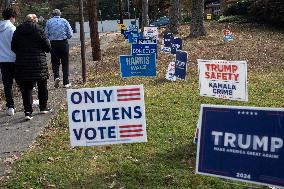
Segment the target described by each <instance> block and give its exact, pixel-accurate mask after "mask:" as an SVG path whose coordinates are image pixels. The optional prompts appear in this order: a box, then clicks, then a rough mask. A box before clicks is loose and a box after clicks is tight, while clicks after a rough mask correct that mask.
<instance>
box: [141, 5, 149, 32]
mask: <svg viewBox="0 0 284 189" xmlns="http://www.w3.org/2000/svg"><path fill="white" fill-rule="evenodd" d="M148 8H149V5H148V0H142V28H144V27H146V26H148V25H149V16H148Z"/></svg>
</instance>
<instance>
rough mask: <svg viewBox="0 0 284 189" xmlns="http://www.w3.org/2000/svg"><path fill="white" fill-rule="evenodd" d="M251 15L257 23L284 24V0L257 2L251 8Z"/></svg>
mask: <svg viewBox="0 0 284 189" xmlns="http://www.w3.org/2000/svg"><path fill="white" fill-rule="evenodd" d="M248 12H249V15H250V16H252V17H253V18H255V19H256V20H257V21H261V22H262V21H264V22H270V23H272V24H277V25H283V24H284V1H283V0H257V1H255V2H254V3H253V4H252V5H251V6H250V8H249V11H248Z"/></svg>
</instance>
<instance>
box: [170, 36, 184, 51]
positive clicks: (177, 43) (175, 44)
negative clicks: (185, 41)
mask: <svg viewBox="0 0 284 189" xmlns="http://www.w3.org/2000/svg"><path fill="white" fill-rule="evenodd" d="M178 50H182V39H181V38H178V37H175V38H172V40H171V54H176V52H177V51H178Z"/></svg>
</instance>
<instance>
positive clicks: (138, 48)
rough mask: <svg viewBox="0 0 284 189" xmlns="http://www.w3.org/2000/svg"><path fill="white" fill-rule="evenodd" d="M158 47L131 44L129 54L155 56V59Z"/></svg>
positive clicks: (155, 45)
mask: <svg viewBox="0 0 284 189" xmlns="http://www.w3.org/2000/svg"><path fill="white" fill-rule="evenodd" d="M157 52H158V45H157V44H132V45H131V54H132V55H138V54H155V55H156V57H157Z"/></svg>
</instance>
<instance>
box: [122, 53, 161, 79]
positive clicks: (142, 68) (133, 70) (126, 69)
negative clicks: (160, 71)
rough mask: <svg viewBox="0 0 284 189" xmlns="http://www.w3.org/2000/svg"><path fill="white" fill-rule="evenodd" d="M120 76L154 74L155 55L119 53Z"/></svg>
mask: <svg viewBox="0 0 284 189" xmlns="http://www.w3.org/2000/svg"><path fill="white" fill-rule="evenodd" d="M119 63H120V72H121V76H122V77H138V76H156V55H155V54H147V55H120V56H119Z"/></svg>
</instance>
